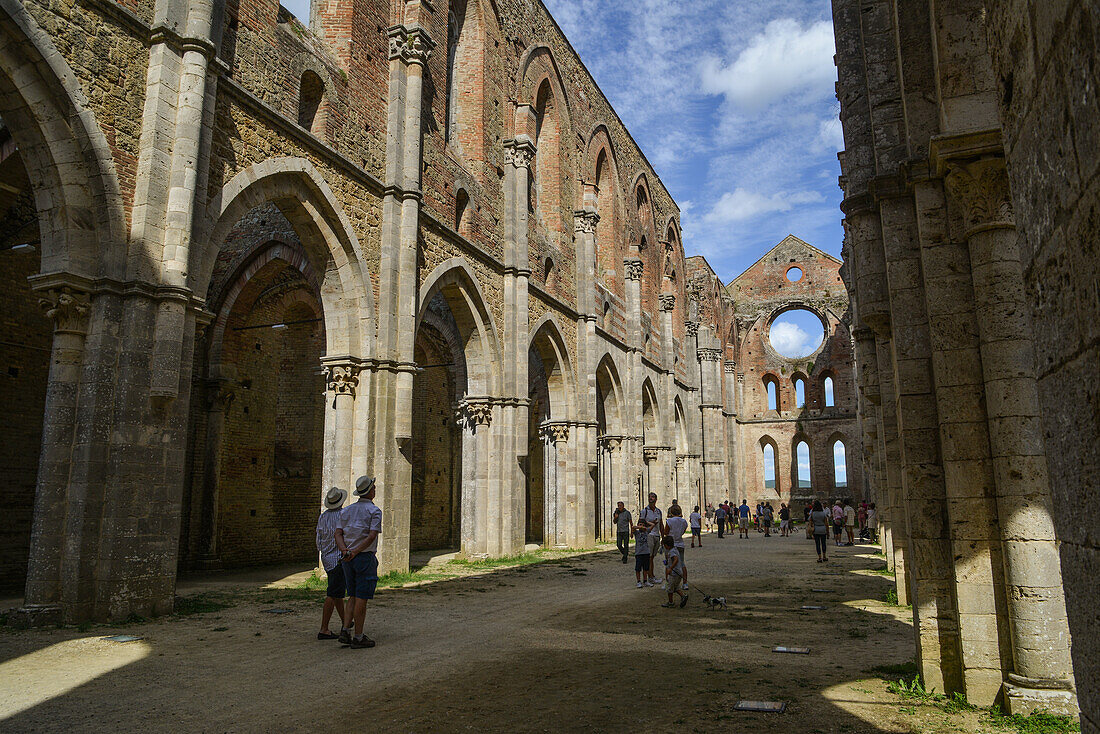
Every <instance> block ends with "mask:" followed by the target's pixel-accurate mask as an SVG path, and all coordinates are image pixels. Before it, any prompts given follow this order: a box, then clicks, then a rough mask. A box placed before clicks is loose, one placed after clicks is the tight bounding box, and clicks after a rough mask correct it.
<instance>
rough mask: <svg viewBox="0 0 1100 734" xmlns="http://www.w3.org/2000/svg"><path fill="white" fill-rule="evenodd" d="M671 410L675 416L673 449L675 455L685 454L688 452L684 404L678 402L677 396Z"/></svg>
mask: <svg viewBox="0 0 1100 734" xmlns="http://www.w3.org/2000/svg"><path fill="white" fill-rule="evenodd" d="M672 408H673V411H674V414H675V428H676V435H675V436H674V437H673V438H674V439H675V441H676V444H675V446H674V448H675V449H676V453H678V454H686V453H687V452H688V436H687V415H686V413H685V412H684V404H683V403H682V402H681V401H680V396H679V395H677V396H676V398H675V400H673V401H672Z"/></svg>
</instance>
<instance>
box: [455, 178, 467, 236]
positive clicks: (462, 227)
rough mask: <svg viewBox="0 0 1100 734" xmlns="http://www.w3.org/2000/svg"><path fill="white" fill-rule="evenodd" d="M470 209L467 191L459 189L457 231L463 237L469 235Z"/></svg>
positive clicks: (456, 209) (456, 205)
mask: <svg viewBox="0 0 1100 734" xmlns="http://www.w3.org/2000/svg"><path fill="white" fill-rule="evenodd" d="M469 208H470V196H469V195H468V194H467V193H466V189H459V190H458V195H457V196H455V231H456V232H458V233H459V234H460V235H462V236H463V237H465V236H466V235H467V230H468V229H469V223H468V220H469V218H470V217H469V213H468V210H469Z"/></svg>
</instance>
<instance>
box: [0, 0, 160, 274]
mask: <svg viewBox="0 0 1100 734" xmlns="http://www.w3.org/2000/svg"><path fill="white" fill-rule="evenodd" d="M0 117H2V118H3V120H4V122H5V125H6V126H7V127H8V129H9V130H10V132H11V134H12V138H13V139H14V141H15V144H16V146H17V147H18V149H19V154H20V155H21V156H22V158H23V161H24V164H25V168H26V170H27V173H28V176H29V178H30V181H31V186H32V190H33V197H34V203H35V208H36V210H37V213H38V219H39V223H40V224H39V236H40V242H39V244H40V246H41V247H40V250H41V271H42V272H44V273H49V272H68V273H72V274H75V275H82V276H85V277H97V276H99V277H115V278H124V277H125V276H126V266H127V255H128V252H127V247H126V243H127V242H128V240H129V237H128V228H127V224H126V216H125V212H124V209H123V201H122V195H121V193H120V189H119V184H118V174H117V172H116V167H115V161H114V157H113V155H112V152H111V147H110V145H109V144H108V142H107V138H106V136H105V135H104V133H103V131H102V129H100V127H99V124H98V123H97V122H96V119H95V115H94V114H93V113H92V112H91V110H90V109H89V107H88V101H87V98H86V97H85V95H84V91H83V88H82V86H81V84H80V81H79V80H78V79H77V78H76V75H75V74H74V73H73V71H72V69H71V68H69V66H68V64H66V63H65V60H64V57H63V56H62V55H61V53H60V52H59V51H58V50H57V48H56V47H55V46H54V44H53V42H52V41H51V40H50V37H49V35H48V34H47V33H46V32H44V31H43V30H42V29H41V28H40V27H39V26H38V24H37V23H36V22H35V20H34V19H33V18H32V17H31V15H30V13H28V12H27V9H26V8H25V7H24V6H23V4H22V3H21V2H20V1H19V0H0ZM141 255H143V256H144V253H141ZM135 264H136V265H138V269H140V270H143V271H144V270H148V269H149V263H135Z"/></svg>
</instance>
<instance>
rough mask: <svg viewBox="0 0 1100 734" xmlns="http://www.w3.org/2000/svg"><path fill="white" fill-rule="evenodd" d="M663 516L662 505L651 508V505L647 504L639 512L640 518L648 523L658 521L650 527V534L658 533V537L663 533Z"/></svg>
mask: <svg viewBox="0 0 1100 734" xmlns="http://www.w3.org/2000/svg"><path fill="white" fill-rule="evenodd" d="M661 517H662V516H661V508H660V507H653V508H650V506H649V505H646V506H645V507H643V508H642V511H641V512H639V513H638V518H639V519H640V520H644V521H645V522H647V523H648V522H652V523H656V524H655V525H654V526H653V527H652V528H650V529H649V534H650V535H656V536H658V537H660V535H661Z"/></svg>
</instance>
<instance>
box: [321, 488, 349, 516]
mask: <svg viewBox="0 0 1100 734" xmlns="http://www.w3.org/2000/svg"><path fill="white" fill-rule="evenodd" d="M347 498H348V492H347V490H346V489H340V488H339V487H333V488H332V489H330V490H329V491H328V494H326V495H325V509H326V510H336V509H339V508H340V507H341V506H343V504H344V500H346V499H347Z"/></svg>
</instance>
